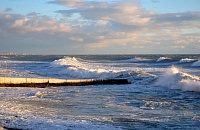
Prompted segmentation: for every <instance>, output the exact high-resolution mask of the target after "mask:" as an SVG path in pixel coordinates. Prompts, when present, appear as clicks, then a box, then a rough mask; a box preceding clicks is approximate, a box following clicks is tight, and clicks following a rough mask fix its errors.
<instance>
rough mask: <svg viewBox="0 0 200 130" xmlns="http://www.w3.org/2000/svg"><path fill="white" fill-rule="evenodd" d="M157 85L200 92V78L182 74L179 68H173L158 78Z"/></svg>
mask: <svg viewBox="0 0 200 130" xmlns="http://www.w3.org/2000/svg"><path fill="white" fill-rule="evenodd" d="M156 85H160V86H165V87H168V88H170V89H181V90H183V91H197V92H200V77H198V76H195V75H190V74H188V73H184V72H181V71H180V70H179V69H178V68H177V67H175V66H172V67H171V68H169V69H168V70H167V71H166V72H165V73H164V75H163V76H160V77H159V78H158V80H157V82H156Z"/></svg>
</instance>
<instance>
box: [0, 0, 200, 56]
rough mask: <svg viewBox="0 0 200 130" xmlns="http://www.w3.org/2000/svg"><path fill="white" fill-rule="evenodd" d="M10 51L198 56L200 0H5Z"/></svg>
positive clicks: (1, 26)
mask: <svg viewBox="0 0 200 130" xmlns="http://www.w3.org/2000/svg"><path fill="white" fill-rule="evenodd" d="M7 52H12V53H17V54H22V53H28V54H51V55H54V54H58V55H60V54H61V55H74V54H200V0H1V2H0V53H7Z"/></svg>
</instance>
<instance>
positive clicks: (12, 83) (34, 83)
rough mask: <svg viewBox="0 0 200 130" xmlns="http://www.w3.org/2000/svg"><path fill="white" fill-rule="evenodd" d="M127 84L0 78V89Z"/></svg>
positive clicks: (120, 81)
mask: <svg viewBox="0 0 200 130" xmlns="http://www.w3.org/2000/svg"><path fill="white" fill-rule="evenodd" d="M98 84H99V85H100V84H101V85H103V84H129V82H128V80H127V79H40V78H12V77H0V87H48V86H81V85H98Z"/></svg>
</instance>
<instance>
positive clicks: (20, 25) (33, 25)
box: [10, 17, 72, 33]
mask: <svg viewBox="0 0 200 130" xmlns="http://www.w3.org/2000/svg"><path fill="white" fill-rule="evenodd" d="M10 27H11V28H15V29H17V30H18V31H19V32H22V33H27V32H41V31H50V32H51V33H54V32H65V33H67V32H71V31H72V27H71V26H69V25H65V24H64V23H60V22H59V21H57V20H55V19H46V18H42V17H36V18H35V17H34V18H27V17H25V18H23V19H17V20H15V22H14V23H13V24H12V25H11V26H10Z"/></svg>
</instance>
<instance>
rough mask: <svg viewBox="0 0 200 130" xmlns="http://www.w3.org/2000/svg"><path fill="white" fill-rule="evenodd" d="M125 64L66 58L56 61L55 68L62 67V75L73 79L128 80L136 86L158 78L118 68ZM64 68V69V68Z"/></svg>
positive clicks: (141, 72)
mask: <svg viewBox="0 0 200 130" xmlns="http://www.w3.org/2000/svg"><path fill="white" fill-rule="evenodd" d="M119 64H123V63H113V62H110V63H109V62H108V63H97V62H93V61H84V60H82V59H77V58H75V57H65V58H63V59H59V60H55V61H54V62H53V63H52V65H53V66H54V67H62V68H61V69H60V72H59V73H60V74H62V75H69V77H71V78H81V79H112V78H126V79H128V80H129V82H132V83H134V84H148V83H150V82H152V81H153V80H155V78H156V76H155V75H152V74H149V73H145V72H143V71H137V70H133V68H131V69H130V68H125V67H116V66H118V65H119ZM63 67H64V68H63Z"/></svg>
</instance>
